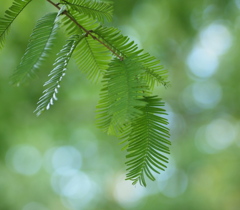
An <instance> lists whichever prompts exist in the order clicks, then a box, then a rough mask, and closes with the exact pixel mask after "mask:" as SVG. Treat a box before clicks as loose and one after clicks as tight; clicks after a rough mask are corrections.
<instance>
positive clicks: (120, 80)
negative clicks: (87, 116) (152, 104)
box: [97, 57, 148, 136]
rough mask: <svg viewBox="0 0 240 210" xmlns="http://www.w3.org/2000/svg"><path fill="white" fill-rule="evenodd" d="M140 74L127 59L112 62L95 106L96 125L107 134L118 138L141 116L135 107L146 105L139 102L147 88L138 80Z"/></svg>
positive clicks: (138, 69) (131, 60)
mask: <svg viewBox="0 0 240 210" xmlns="http://www.w3.org/2000/svg"><path fill="white" fill-rule="evenodd" d="M143 72H144V70H143V69H141V66H140V64H139V63H138V62H137V61H135V60H134V59H133V58H131V57H129V58H126V59H124V60H123V61H120V60H119V59H117V58H115V59H114V60H113V61H112V62H111V63H110V64H109V68H108V70H107V72H106V75H105V77H104V80H103V81H104V85H103V89H102V90H101V93H100V95H101V99H100V101H99V105H98V113H99V114H98V116H97V118H98V125H99V127H100V128H102V129H103V130H104V131H105V132H107V133H108V134H112V135H116V136H119V135H121V133H122V132H123V131H124V128H125V127H126V126H127V125H128V124H129V123H131V121H132V120H133V119H135V118H136V117H138V116H140V115H141V114H142V112H141V111H140V110H139V108H138V107H143V106H145V105H146V103H144V102H143V101H141V100H139V99H142V98H143V96H145V95H147V93H148V87H147V86H146V85H145V84H144V81H143V80H142V75H143Z"/></svg>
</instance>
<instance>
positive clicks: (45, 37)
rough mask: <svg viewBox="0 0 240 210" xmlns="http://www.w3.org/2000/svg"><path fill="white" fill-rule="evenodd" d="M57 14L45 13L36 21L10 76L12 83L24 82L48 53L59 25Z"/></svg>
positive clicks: (31, 75)
mask: <svg viewBox="0 0 240 210" xmlns="http://www.w3.org/2000/svg"><path fill="white" fill-rule="evenodd" d="M58 16H59V15H58V13H51V14H47V15H45V16H44V17H42V18H41V19H40V20H39V21H38V22H37V25H36V27H35V28H34V30H33V32H32V35H31V38H30V40H29V44H28V47H27V49H26V52H25V54H24V55H23V57H22V60H21V62H20V64H19V66H18V67H17V69H16V71H15V73H14V74H13V76H12V82H13V84H17V85H19V84H22V83H25V82H26V81H27V80H28V79H29V78H31V77H33V76H34V75H35V72H36V71H37V70H38V69H39V68H40V67H41V64H42V62H43V60H44V59H45V58H46V57H47V56H48V55H49V53H50V51H51V49H52V45H53V41H54V40H55V38H56V31H57V28H58V26H59V24H58V22H57V20H58Z"/></svg>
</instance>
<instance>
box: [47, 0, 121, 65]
mask: <svg viewBox="0 0 240 210" xmlns="http://www.w3.org/2000/svg"><path fill="white" fill-rule="evenodd" d="M47 2H49V3H50V4H52V5H53V6H54V7H56V8H57V9H58V10H60V9H61V8H60V6H59V3H57V4H55V3H54V2H52V1H51V0H47ZM62 14H64V15H66V16H67V17H68V18H69V19H70V20H71V21H72V22H74V23H75V24H76V25H77V26H78V27H79V28H81V29H82V30H83V31H84V32H86V37H87V36H88V35H89V36H91V37H92V38H93V39H95V40H96V41H98V42H99V43H100V44H102V45H103V46H105V47H106V48H107V49H108V50H109V51H111V52H112V53H113V54H114V55H115V56H117V57H118V58H119V59H120V60H121V61H122V60H123V59H124V58H123V57H122V56H120V55H118V54H117V53H116V52H115V51H113V50H112V49H111V47H109V46H108V45H107V44H105V43H104V42H103V41H101V40H100V39H99V38H97V37H96V36H94V35H93V34H92V33H93V31H92V30H87V29H86V28H84V27H83V26H82V25H81V24H79V23H78V22H77V20H76V19H75V18H74V17H73V16H72V15H71V14H70V13H69V12H68V11H67V10H64V11H63V12H62Z"/></svg>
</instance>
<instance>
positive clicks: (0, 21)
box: [0, 0, 32, 49]
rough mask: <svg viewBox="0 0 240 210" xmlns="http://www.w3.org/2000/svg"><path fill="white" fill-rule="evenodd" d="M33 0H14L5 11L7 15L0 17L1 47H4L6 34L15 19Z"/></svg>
mask: <svg viewBox="0 0 240 210" xmlns="http://www.w3.org/2000/svg"><path fill="white" fill-rule="evenodd" d="M31 1H32V0H14V1H13V4H12V6H11V7H10V8H9V9H8V10H7V11H6V12H5V16H4V17H3V18H0V49H1V48H2V47H3V43H4V39H5V36H6V34H7V31H8V29H9V28H10V26H11V25H12V23H13V21H14V20H15V19H16V18H17V16H18V15H19V14H20V13H21V12H22V10H23V9H24V8H25V7H26V6H27V5H28V4H29V3H30V2H31Z"/></svg>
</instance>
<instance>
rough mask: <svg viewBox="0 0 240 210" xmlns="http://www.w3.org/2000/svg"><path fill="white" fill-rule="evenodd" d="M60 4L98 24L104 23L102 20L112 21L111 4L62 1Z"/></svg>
mask: <svg viewBox="0 0 240 210" xmlns="http://www.w3.org/2000/svg"><path fill="white" fill-rule="evenodd" d="M61 3H62V4H65V5H66V6H67V7H68V9H69V10H76V11H78V12H79V13H81V14H84V15H85V16H89V17H91V18H93V19H95V20H98V21H100V22H104V19H107V20H108V21H111V20H112V13H113V5H112V4H111V3H106V2H98V1H87V0H62V1H61Z"/></svg>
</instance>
